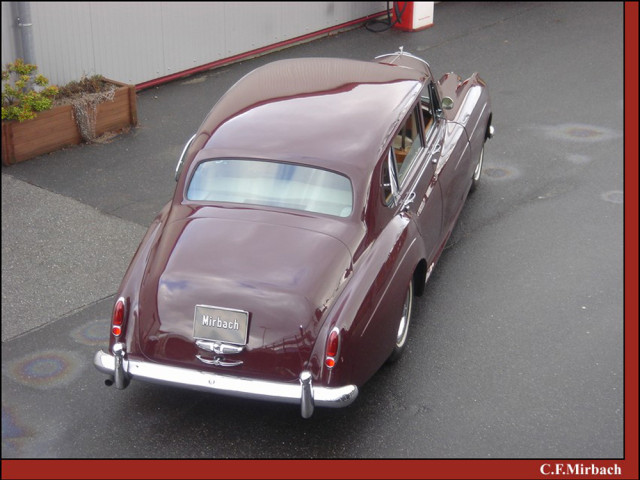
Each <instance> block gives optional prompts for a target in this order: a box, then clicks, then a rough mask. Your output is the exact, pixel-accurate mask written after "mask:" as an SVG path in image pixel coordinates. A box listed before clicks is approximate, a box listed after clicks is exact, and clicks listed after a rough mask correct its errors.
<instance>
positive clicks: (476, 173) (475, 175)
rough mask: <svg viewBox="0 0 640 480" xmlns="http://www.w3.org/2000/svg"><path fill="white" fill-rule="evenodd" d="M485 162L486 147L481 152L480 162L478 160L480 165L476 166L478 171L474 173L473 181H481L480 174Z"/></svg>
mask: <svg viewBox="0 0 640 480" xmlns="http://www.w3.org/2000/svg"><path fill="white" fill-rule="evenodd" d="M483 160H484V147H482V150H480V160H478V165H476V169H475V171H474V172H473V180H474V181H476V182H477V181H478V180H480V174H481V173H482V161H483Z"/></svg>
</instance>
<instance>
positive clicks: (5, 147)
mask: <svg viewBox="0 0 640 480" xmlns="http://www.w3.org/2000/svg"><path fill="white" fill-rule="evenodd" d="M107 82H109V83H113V84H114V85H116V86H117V89H116V92H115V96H114V98H113V101H110V102H103V103H101V104H99V105H98V107H97V118H96V136H100V135H103V134H104V133H107V132H112V131H117V130H120V129H123V128H126V127H128V126H130V125H133V126H135V125H137V124H138V110H137V103H136V89H135V87H134V86H133V85H127V84H124V83H120V82H116V81H113V80H107ZM79 143H82V137H81V135H80V132H79V130H78V126H77V125H76V122H75V120H74V118H73V107H72V106H71V105H60V106H57V107H53V108H52V109H51V110H46V111H44V112H40V113H38V116H37V117H36V118H34V119H32V120H26V121H24V122H18V121H11V122H2V163H4V164H5V165H13V164H14V163H18V162H22V161H24V160H28V159H30V158H33V157H36V156H38V155H42V154H44V153H49V152H53V151H55V150H59V149H60V148H63V147H67V146H69V145H78V144H79Z"/></svg>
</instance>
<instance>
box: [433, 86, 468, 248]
mask: <svg viewBox="0 0 640 480" xmlns="http://www.w3.org/2000/svg"><path fill="white" fill-rule="evenodd" d="M428 92H429V96H430V99H431V102H432V108H433V113H434V116H435V120H434V122H435V125H436V128H435V131H434V142H435V145H434V150H433V152H434V154H433V155H432V157H431V158H432V162H434V163H435V172H434V174H435V177H436V179H437V183H438V184H439V187H440V193H441V197H442V228H441V237H442V241H443V242H444V241H446V239H447V238H448V236H449V234H450V233H451V230H452V229H453V226H454V224H455V221H456V219H457V218H458V214H459V213H460V210H461V209H462V206H463V204H464V201H465V199H466V197H467V193H468V192H469V188H470V186H471V175H470V171H469V165H470V164H471V158H470V157H471V151H470V149H469V139H468V137H467V133H466V131H465V129H464V128H463V127H462V126H461V125H460V124H458V123H456V122H452V121H449V120H447V119H446V118H445V117H444V115H443V114H442V107H441V105H440V99H439V97H438V92H437V89H436V88H435V86H434V85H433V83H431V84H430V85H429V88H428ZM441 247H444V245H441Z"/></svg>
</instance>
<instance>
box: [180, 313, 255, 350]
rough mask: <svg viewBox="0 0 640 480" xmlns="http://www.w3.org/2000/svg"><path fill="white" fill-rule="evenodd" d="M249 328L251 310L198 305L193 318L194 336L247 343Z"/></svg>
mask: <svg viewBox="0 0 640 480" xmlns="http://www.w3.org/2000/svg"><path fill="white" fill-rule="evenodd" d="M248 330H249V312H245V311H243V310H233V309H231V308H220V307H212V306H209V305H196V310H195V315H194V319H193V336H194V338H198V339H201V340H213V341H217V342H224V343H231V344H233V345H246V344H247V331H248Z"/></svg>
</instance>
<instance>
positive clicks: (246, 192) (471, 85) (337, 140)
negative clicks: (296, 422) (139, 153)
mask: <svg viewBox="0 0 640 480" xmlns="http://www.w3.org/2000/svg"><path fill="white" fill-rule="evenodd" d="M491 120H492V113H491V106H490V101H489V96H488V92H487V88H486V85H485V84H484V82H483V81H482V80H481V79H480V77H479V76H478V75H477V74H474V75H472V76H471V77H470V78H469V79H467V80H465V81H461V79H460V78H459V77H457V76H456V75H455V74H446V75H444V76H443V77H442V78H441V79H440V80H439V81H437V82H436V81H434V79H433V76H432V74H431V70H430V67H429V65H428V64H427V63H426V62H424V61H423V60H421V59H419V58H417V57H415V56H413V55H411V54H408V53H406V52H403V51H402V50H401V51H400V52H396V53H393V54H388V55H382V56H380V57H377V58H376V59H375V60H374V61H358V60H348V59H336V58H303V59H290V60H282V61H277V62H273V63H270V64H268V65H265V66H263V67H260V68H258V69H256V70H254V71H253V72H251V73H249V74H248V75H246V76H245V77H243V78H242V79H240V80H239V81H238V82H237V83H236V84H235V85H234V86H233V87H232V88H231V89H230V90H229V91H228V92H227V93H226V94H225V95H223V96H222V98H220V100H219V101H218V102H217V103H216V104H215V106H214V107H213V109H212V110H211V112H210V113H209V114H208V115H207V117H206V118H205V120H204V121H203V123H202V125H201V126H200V128H199V129H198V131H197V132H196V134H195V135H194V136H193V137H192V138H191V139H190V141H189V142H188V143H187V145H186V146H185V148H184V150H183V152H182V155H181V157H180V160H179V162H178V166H177V168H176V180H177V186H176V190H175V194H174V196H173V198H172V200H171V201H170V202H169V203H168V204H167V205H166V206H165V207H164V208H163V209H162V211H161V212H160V213H159V215H158V216H157V217H156V219H155V220H154V221H153V223H152V224H151V226H150V227H149V229H148V231H147V233H146V235H145V237H144V238H143V240H142V242H141V244H140V247H139V248H138V251H137V252H136V254H135V256H134V258H133V260H132V261H131V264H130V266H129V268H128V270H127V272H126V274H125V276H124V278H123V280H122V283H121V285H120V288H119V291H118V295H117V300H116V303H115V305H114V310H113V318H112V321H111V335H110V340H109V349H108V352H104V351H99V352H97V353H96V355H95V358H94V364H95V366H96V367H97V368H98V370H100V371H101V372H104V373H106V374H107V375H108V378H107V384H115V385H116V386H117V387H118V388H120V389H123V388H125V387H126V386H127V385H128V384H129V382H130V380H131V379H136V380H144V381H150V382H158V383H164V384H169V385H174V386H178V387H186V388H195V389H201V390H205V391H210V392H212V393H220V394H227V395H235V396H240V397H247V398H258V399H264V400H269V401H279V402H288V403H294V404H298V405H300V408H301V413H302V416H303V417H309V416H310V415H311V414H312V413H313V410H314V408H315V407H316V406H326V407H344V406H347V405H349V404H351V403H352V402H353V401H354V400H355V398H356V396H357V394H358V388H359V387H360V386H362V385H363V384H364V383H365V382H366V381H367V380H368V379H369V378H370V377H371V376H372V375H373V374H374V373H375V372H376V371H377V370H378V369H379V368H380V367H381V366H382V364H383V363H385V362H387V361H394V360H396V359H397V358H399V357H400V355H401V354H402V352H403V351H404V349H405V346H406V344H407V341H408V340H407V339H408V333H409V331H410V329H409V326H410V323H411V315H412V308H413V298H414V296H417V295H421V294H422V293H423V291H424V289H425V285H426V282H427V280H428V278H429V276H430V274H431V272H432V270H433V268H434V265H435V264H436V262H437V260H438V258H439V257H440V254H441V252H442V250H443V248H444V245H445V243H446V241H447V239H448V237H449V235H450V233H451V231H452V229H453V227H454V225H455V222H456V220H457V218H458V215H459V213H460V211H461V209H462V206H463V204H464V202H465V200H466V198H467V195H468V193H469V192H470V191H471V190H472V189H473V188H475V186H476V185H477V184H478V182H479V181H480V178H481V173H482V165H483V158H484V144H485V141H486V140H487V139H488V138H490V137H491V136H492V133H493V127H492V126H491Z"/></svg>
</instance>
